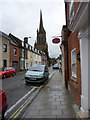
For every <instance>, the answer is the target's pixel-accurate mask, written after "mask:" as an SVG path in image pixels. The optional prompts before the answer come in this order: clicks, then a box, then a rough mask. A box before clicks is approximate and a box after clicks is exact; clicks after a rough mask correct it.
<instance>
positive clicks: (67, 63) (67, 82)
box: [65, 2, 69, 89]
mask: <svg viewBox="0 0 90 120" xmlns="http://www.w3.org/2000/svg"><path fill="white" fill-rule="evenodd" d="M65 13H66V29H68V28H67V3H66V2H65ZM67 32H68V31H67ZM66 40H67V43H66V47H67V79H66V89H68V81H69V60H68V35H67V39H66Z"/></svg>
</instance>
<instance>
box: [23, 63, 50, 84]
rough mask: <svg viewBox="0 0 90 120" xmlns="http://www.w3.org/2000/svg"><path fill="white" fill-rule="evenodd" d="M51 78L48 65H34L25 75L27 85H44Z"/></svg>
mask: <svg viewBox="0 0 90 120" xmlns="http://www.w3.org/2000/svg"><path fill="white" fill-rule="evenodd" d="M48 77H49V71H48V67H47V65H33V66H32V67H31V68H30V69H29V70H28V71H27V73H26V74H25V81H26V83H28V82H31V83H43V82H44V81H45V80H46V79H48Z"/></svg>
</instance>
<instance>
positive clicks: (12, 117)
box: [8, 85, 43, 120]
mask: <svg viewBox="0 0 90 120" xmlns="http://www.w3.org/2000/svg"><path fill="white" fill-rule="evenodd" d="M41 88H43V85H41V86H40V87H39V88H38V89H37V90H36V91H35V92H34V93H33V94H32V95H31V96H30V97H29V98H28V99H27V100H26V101H25V102H24V103H23V104H22V105H21V106H20V107H19V108H18V109H17V111H16V112H14V113H13V114H12V115H11V117H10V118H9V119H8V120H11V119H15V118H17V117H18V116H19V115H20V113H21V112H22V110H23V109H24V108H25V107H26V106H27V105H28V104H29V103H30V102H31V100H32V99H33V98H34V97H35V95H36V94H37V93H38V92H39V91H40V89H41Z"/></svg>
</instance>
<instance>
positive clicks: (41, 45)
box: [34, 10, 48, 52]
mask: <svg viewBox="0 0 90 120" xmlns="http://www.w3.org/2000/svg"><path fill="white" fill-rule="evenodd" d="M34 46H36V47H37V49H39V50H40V51H43V52H46V51H47V52H48V45H47V43H46V31H45V29H44V27H43V19H42V11H41V10H40V24H39V30H38V29H37V42H36V43H35V44H34Z"/></svg>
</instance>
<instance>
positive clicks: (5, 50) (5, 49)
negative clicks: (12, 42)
mask: <svg viewBox="0 0 90 120" xmlns="http://www.w3.org/2000/svg"><path fill="white" fill-rule="evenodd" d="M4 46H5V47H6V48H4ZM3 52H7V44H3Z"/></svg>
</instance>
